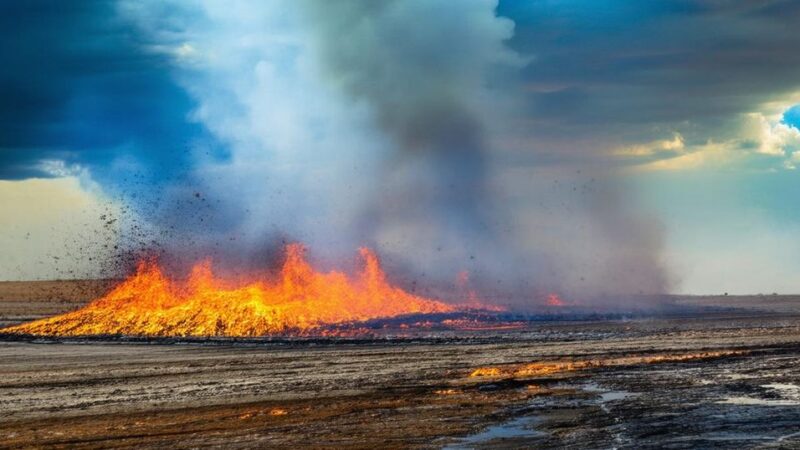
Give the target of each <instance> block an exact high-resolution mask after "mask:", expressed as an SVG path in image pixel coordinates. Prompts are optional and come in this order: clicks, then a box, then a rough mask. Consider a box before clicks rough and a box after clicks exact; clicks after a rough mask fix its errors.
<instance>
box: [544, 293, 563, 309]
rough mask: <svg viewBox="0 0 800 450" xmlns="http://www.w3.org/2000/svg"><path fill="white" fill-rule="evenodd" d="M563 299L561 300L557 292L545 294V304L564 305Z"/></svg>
mask: <svg viewBox="0 0 800 450" xmlns="http://www.w3.org/2000/svg"><path fill="white" fill-rule="evenodd" d="M565 304H566V303H564V300H561V297H559V296H558V294H555V293H554V294H549V295H548V296H547V306H564V305H565Z"/></svg>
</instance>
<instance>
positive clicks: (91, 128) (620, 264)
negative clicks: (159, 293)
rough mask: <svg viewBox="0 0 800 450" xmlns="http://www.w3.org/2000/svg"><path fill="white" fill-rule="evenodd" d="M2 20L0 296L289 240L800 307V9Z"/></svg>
mask: <svg viewBox="0 0 800 450" xmlns="http://www.w3.org/2000/svg"><path fill="white" fill-rule="evenodd" d="M0 22H1V23H2V26H1V27H0V33H2V35H3V36H2V39H0V55H2V60H3V65H2V68H0V210H1V211H2V213H0V254H2V257H1V258H0V279H32V278H54V277H55V278H61V277H75V276H78V277H81V276H108V275H110V274H114V271H115V270H119V265H118V264H115V263H114V261H115V260H116V259H115V258H118V257H119V255H120V254H123V253H124V254H128V253H130V252H132V251H137V250H141V249H148V248H152V247H158V248H159V249H162V250H163V251H165V252H166V253H169V254H170V255H176V254H182V255H184V256H189V257H191V258H195V257H201V256H208V255H209V254H211V255H212V256H213V257H215V258H218V259H220V260H223V261H229V262H230V264H231V265H236V264H245V263H247V264H250V263H252V262H253V261H260V259H265V258H266V257H264V258H262V257H261V256H260V255H263V254H267V253H269V249H270V248H272V247H273V246H274V243H275V242H280V241H285V240H287V239H291V240H301V241H303V242H305V243H306V244H307V245H308V246H309V248H310V249H311V251H312V252H313V253H314V254H316V255H317V258H318V259H319V263H320V264H322V265H325V264H329V265H332V266H333V265H337V264H338V263H339V262H340V261H341V260H342V258H344V257H345V256H343V255H350V254H352V253H353V252H354V251H355V248H356V247H357V246H359V245H370V246H374V247H377V249H378V251H379V252H380V253H381V254H382V255H384V256H385V259H386V261H387V264H388V265H389V266H390V268H393V269H394V270H395V271H396V272H397V273H403V274H408V275H409V276H411V277H413V279H414V280H420V282H421V283H422V282H425V281H430V283H431V284H436V282H438V281H440V280H441V279H447V277H449V276H450V275H451V274H452V275H455V274H456V273H458V272H459V271H461V270H467V271H469V272H471V273H472V274H474V275H475V278H476V279H478V280H482V283H483V284H484V285H485V284H487V283H496V284H497V285H498V286H502V287H500V288H497V289H498V290H499V291H503V290H505V291H508V292H512V291H513V292H516V293H519V292H523V291H525V290H526V289H527V290H529V292H534V291H537V290H540V289H557V290H563V291H564V292H568V293H572V294H574V295H585V294H586V293H587V292H600V291H602V292H604V293H617V292H631V293H636V292H663V291H671V292H687V293H721V292H730V293H759V292H770V293H771V292H780V293H798V292H800V276H797V275H798V274H800V256H798V255H800V204H798V199H799V198H800V197H799V196H800V175H798V170H800V52H798V47H799V46H800V34H798V33H797V32H796V24H797V23H798V22H800V4H798V3H797V2H793V1H789V0H786V1H782V0H764V1H759V2H733V1H731V2H728V1H722V0H675V1H653V2H631V1H603V2H600V1H586V0H583V1H570V0H562V1H545V0H543V1H500V2H499V3H498V2H497V1H494V0H465V1H463V2H451V1H435V0H426V1H423V0H409V1H394V2H392V1H387V2H371V1H358V0H352V1H350V0H343V1H341V2H324V1H313V0H308V1H267V2H248V1H233V2H230V1H226V2H221V1H211V0H208V1H203V0H196V1H166V2H134V1H127V0H119V1H86V2H60V1H54V0H53V1H46V0H28V1H8V2H3V3H2V4H1V5H0ZM209 252H210V253H209ZM191 258H190V259H191ZM525 292H527V291H525Z"/></svg>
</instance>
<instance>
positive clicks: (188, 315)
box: [0, 244, 497, 337]
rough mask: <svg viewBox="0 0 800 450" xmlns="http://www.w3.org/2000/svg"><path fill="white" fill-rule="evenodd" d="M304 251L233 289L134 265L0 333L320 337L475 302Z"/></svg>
mask: <svg viewBox="0 0 800 450" xmlns="http://www.w3.org/2000/svg"><path fill="white" fill-rule="evenodd" d="M304 251H305V250H304V248H303V247H302V246H301V245H300V244H290V245H288V246H287V247H286V255H285V261H284V263H283V266H282V268H281V270H280V275H279V277H278V278H277V279H275V280H257V281H251V282H246V283H244V284H242V285H238V286H234V285H231V283H229V282H225V281H224V280H220V279H217V278H215V277H214V275H213V273H212V271H211V263H210V262H205V263H201V264H198V265H196V266H194V268H193V269H192V272H191V275H190V276H189V278H188V280H186V281H185V282H182V283H179V282H175V281H173V280H171V279H169V278H167V277H166V276H165V275H164V273H163V272H162V270H161V269H160V268H159V266H158V265H157V263H156V262H154V261H145V262H141V263H139V265H138V268H137V271H136V273H135V274H133V275H132V276H131V277H129V278H128V279H126V280H124V281H123V282H122V283H120V284H119V285H118V286H116V287H115V288H114V289H113V290H111V292H109V293H108V294H107V295H105V296H103V297H102V298H100V299H97V300H95V301H93V302H91V303H90V304H89V305H87V306H85V307H84V308H81V309H79V310H78V311H74V312H70V313H67V314H63V315H59V316H56V317H52V318H48V319H43V320H38V321H34V322H31V323H26V324H22V325H18V326H15V327H10V328H7V329H5V330H0V332H3V333H17V334H30V335H36V336H54V337H58V336H93V335H95V336H96V335H101V336H102V335H105V336H109V335H122V336H152V337H219V336H225V337H263V336H273V335H327V334H329V333H331V332H335V331H336V328H335V326H337V325H342V324H357V323H360V322H366V321H369V320H372V319H390V318H395V317H398V316H408V315H422V316H425V315H429V314H444V313H453V312H457V311H466V310H468V309H479V308H480V307H481V305H480V304H478V303H475V302H473V303H472V304H470V305H461V306H457V305H448V304H446V303H443V302H441V301H437V300H433V299H428V298H423V297H419V296H416V295H413V294H410V293H408V292H406V291H404V290H402V289H400V288H398V287H395V286H392V285H391V284H389V282H388V281H387V280H386V275H385V274H384V272H383V270H382V269H381V267H380V263H379V262H378V258H377V256H376V255H375V254H374V253H373V252H372V251H371V250H369V249H367V248H361V249H360V250H359V253H360V256H361V258H362V263H363V268H362V270H361V271H360V273H359V274H358V276H357V277H355V278H354V279H353V278H351V277H348V276H347V275H345V274H343V273H341V272H329V273H320V272H317V271H315V270H314V269H313V268H312V267H311V266H310V265H309V264H308V262H306V260H305V259H304V255H303V254H304ZM487 308H488V307H487ZM494 309H495V310H496V309H497V308H494Z"/></svg>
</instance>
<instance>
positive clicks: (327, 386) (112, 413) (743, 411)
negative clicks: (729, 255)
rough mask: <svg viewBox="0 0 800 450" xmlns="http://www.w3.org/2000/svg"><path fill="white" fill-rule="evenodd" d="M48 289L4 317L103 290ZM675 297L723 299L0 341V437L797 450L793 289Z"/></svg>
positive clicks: (799, 390)
mask: <svg viewBox="0 0 800 450" xmlns="http://www.w3.org/2000/svg"><path fill="white" fill-rule="evenodd" d="M48 283H49V284H44V283H42V284H36V283H33V284H29V285H21V284H9V283H0V320H2V323H4V324H11V323H17V322H19V321H21V320H28V319H31V318H35V317H39V316H42V315H48V314H53V313H56V312H61V311H62V310H70V309H74V308H75V307H77V306H79V305H80V304H82V303H83V302H85V301H86V299H87V298H89V297H92V296H95V295H97V292H98V291H102V290H103V289H105V288H106V287H107V284H103V283H102V282H95V283H94V284H92V283H85V284H84V285H81V283H65V284H59V283H57V282H48ZM679 300H680V301H681V302H683V303H684V304H686V305H694V306H697V305H701V306H703V307H714V308H716V307H720V306H733V307H735V308H736V309H713V308H712V309H708V308H706V309H704V310H703V312H697V311H694V312H693V313H692V314H686V315H672V316H670V317H661V318H657V317H639V318H636V319H629V320H605V321H582V322H575V321H569V322H565V321H549V322H543V321H539V322H532V323H530V324H529V325H528V326H526V327H525V328H523V329H515V330H504V331H479V332H470V333H464V334H463V335H462V336H458V337H453V336H448V337H446V338H441V337H437V336H431V335H429V336H424V335H423V336H420V337H417V338H414V339H404V340H391V341H387V340H384V339H373V340H370V339H362V340H358V341H346V342H342V341H326V340H311V341H302V342H290V341H274V342H259V341H248V342H230V341H216V342H210V343H198V342H190V343H187V342H180V341H156V342H139V341H137V342H130V341H127V342H126V341H120V340H114V341H108V340H106V341H83V340H75V339H73V340H61V341H57V342H54V341H44V340H25V339H20V338H16V337H6V338H3V340H0V358H1V359H2V361H3V364H2V365H0V447H4V448H5V447H8V448H25V447H37V448H42V447H79V448H113V447H138V448H147V447H161V448H196V447H203V446H216V447H224V448H237V447H242V448H252V447H275V448H298V447H310V448H341V447H360V448H376V447H390V448H441V447H448V446H449V447H450V448H484V447H486V448H488V447H491V448H497V447H500V448H520V447H522V448H524V447H534V448H564V447H571V448H698V447H699V448H709V447H710V448H737V449H738V448H749V447H761V448H764V447H767V448H773V447H774V448H800V407H798V406H800V371H798V370H797V367H798V366H799V364H798V363H800V345H798V344H800V300H798V299H797V298H794V297H780V296H778V297H772V296H765V297H749V298H742V297H729V298H724V297H713V298H712V297H701V298H684V299H679ZM691 355H694V356H691ZM654 357H660V359H661V361H660V362H654V361H653V358H654ZM530 363H544V364H545V365H546V366H547V364H549V363H553V364H555V365H556V366H558V367H562V366H564V364H566V363H570V364H578V365H577V366H576V367H578V368H577V369H576V370H556V371H552V372H549V373H539V372H530V371H529V372H524V371H520V370H519V369H520V368H524V367H528V366H527V365H528V364H530ZM580 364H583V366H581V365H580ZM551 365H552V364H551ZM547 367H550V366H547ZM553 367H555V366H553ZM478 368H485V369H487V370H486V371H485V373H493V372H492V369H495V370H496V372H497V373H500V375H496V376H491V375H489V376H470V375H471V374H473V373H474V371H475V370H476V369H478Z"/></svg>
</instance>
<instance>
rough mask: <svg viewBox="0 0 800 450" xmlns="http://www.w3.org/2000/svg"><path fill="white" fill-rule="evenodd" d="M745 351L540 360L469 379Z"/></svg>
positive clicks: (478, 373) (495, 368)
mask: <svg viewBox="0 0 800 450" xmlns="http://www.w3.org/2000/svg"><path fill="white" fill-rule="evenodd" d="M746 353H747V352H745V351H741V350H714V351H704V352H693V353H679V354H663V355H644V356H622V357H617V358H604V359H587V360H579V361H541V362H532V363H527V364H521V365H519V364H517V365H508V366H490V367H479V368H477V369H475V370H473V371H472V372H471V373H470V374H469V376H470V378H476V377H480V378H529V377H542V376H548V375H553V374H558V373H565V372H575V371H578V370H588V369H592V368H599V367H614V366H633V365H639V364H658V363H669V362H684V361H701V360H706V359H714V358H723V357H726V356H740V355H744V354H746Z"/></svg>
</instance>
